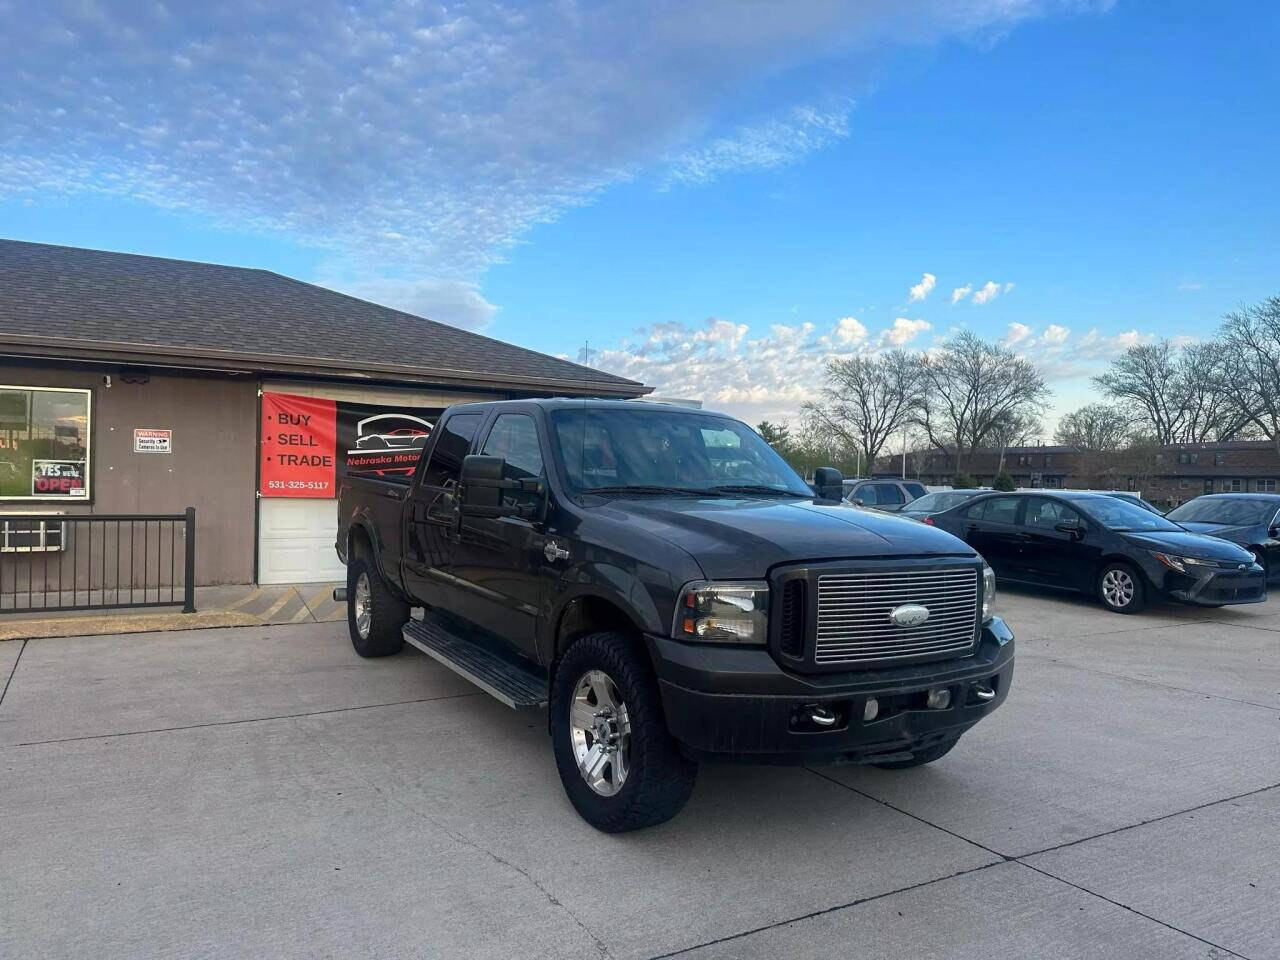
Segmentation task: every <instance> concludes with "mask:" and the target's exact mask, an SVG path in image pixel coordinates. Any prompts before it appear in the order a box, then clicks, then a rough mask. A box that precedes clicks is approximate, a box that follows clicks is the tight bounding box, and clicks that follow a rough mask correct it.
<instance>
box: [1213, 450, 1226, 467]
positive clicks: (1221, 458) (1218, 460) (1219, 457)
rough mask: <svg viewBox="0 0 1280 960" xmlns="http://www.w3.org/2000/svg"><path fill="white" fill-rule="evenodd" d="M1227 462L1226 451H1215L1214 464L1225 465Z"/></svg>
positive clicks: (1217, 465)
mask: <svg viewBox="0 0 1280 960" xmlns="http://www.w3.org/2000/svg"><path fill="white" fill-rule="evenodd" d="M1226 462H1227V455H1226V454H1225V453H1215V454H1214V455H1213V465H1214V466H1215V467H1221V466H1225V465H1226Z"/></svg>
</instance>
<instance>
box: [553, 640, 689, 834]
mask: <svg viewBox="0 0 1280 960" xmlns="http://www.w3.org/2000/svg"><path fill="white" fill-rule="evenodd" d="M591 670H600V671H602V672H604V673H605V674H607V675H608V677H609V679H610V680H612V681H613V684H614V686H615V687H616V688H617V691H618V693H619V694H620V695H621V697H622V699H623V701H625V703H626V707H627V713H628V716H629V718H630V722H631V749H630V760H629V763H630V767H629V770H628V772H627V776H626V779H625V780H624V782H623V784H622V787H621V788H620V789H619V790H618V792H617V793H616V794H614V795H613V796H607V797H606V796H601V795H600V794H598V793H596V792H595V791H594V790H593V789H592V788H591V787H590V786H589V785H588V784H587V781H586V780H585V779H584V777H583V774H582V772H581V771H580V770H579V768H578V761H577V759H576V758H575V756H574V750H573V742H572V740H571V734H570V722H569V716H570V709H571V707H572V705H573V697H574V691H575V689H576V688H577V685H578V681H579V680H580V679H581V678H582V677H583V676H584V675H585V674H586V673H587V672H588V671H591ZM550 712H551V738H552V751H553V753H554V754H555V759H556V769H557V770H558V771H559V773H560V781H561V783H563V784H564V790H565V793H566V794H568V796H569V802H570V803H572V804H573V806H574V809H576V810H577V811H578V813H579V815H580V816H581V817H582V819H583V820H585V821H587V823H589V824H591V825H592V826H593V827H595V828H596V829H597V830H601V831H603V832H605V833H623V832H625V831H627V830H639V829H641V828H642V827H652V826H654V825H656V824H659V823H663V822H664V821H667V820H670V819H671V818H672V817H674V816H675V815H676V814H677V813H679V812H680V809H681V808H682V807H683V806H684V805H685V802H686V801H687V800H688V799H689V795H690V794H691V793H692V792H693V783H694V779H695V778H696V776H697V772H698V765H697V764H696V763H693V762H692V761H690V760H689V759H687V758H686V757H684V756H683V755H682V754H681V753H680V750H679V748H678V747H677V746H676V742H675V741H674V740H673V739H672V738H671V734H670V733H669V732H668V731H667V723H666V718H665V717H664V715H663V712H662V701H661V698H660V697H659V694H658V681H657V679H656V678H655V677H654V675H653V668H652V667H651V666H650V664H649V659H648V656H647V655H646V653H645V652H644V650H643V648H642V647H641V646H640V644H639V642H638V641H637V640H636V639H635V638H633V637H630V636H628V635H627V634H625V633H618V632H613V631H607V632H603V633H593V634H588V635H587V636H585V637H583V638H582V639H580V640H578V641H577V642H576V643H574V644H573V646H571V647H570V648H569V649H568V651H567V652H566V653H565V655H564V657H563V658H562V659H561V661H560V664H559V666H558V667H557V669H556V674H555V680H554V681H553V683H552V687H551V703H550Z"/></svg>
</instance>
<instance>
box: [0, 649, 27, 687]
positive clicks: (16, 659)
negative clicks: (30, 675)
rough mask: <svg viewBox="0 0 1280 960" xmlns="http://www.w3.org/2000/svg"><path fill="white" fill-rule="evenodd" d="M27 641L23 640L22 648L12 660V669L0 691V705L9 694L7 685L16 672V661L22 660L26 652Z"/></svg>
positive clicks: (11, 681)
mask: <svg viewBox="0 0 1280 960" xmlns="http://www.w3.org/2000/svg"><path fill="white" fill-rule="evenodd" d="M28 643H30V641H29V640H23V641H22V646H21V647H19V648H18V655H17V656H16V657H14V658H13V669H11V670H10V671H9V677H8V679H7V680H5V682H4V689H3V690H0V703H4V696H5V694H6V693H8V692H9V684H11V683H13V675H14V674H15V673H17V672H18V661H20V660H21V659H22V655H23V654H24V653H26V652H27V644H28Z"/></svg>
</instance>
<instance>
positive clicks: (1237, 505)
mask: <svg viewBox="0 0 1280 960" xmlns="http://www.w3.org/2000/svg"><path fill="white" fill-rule="evenodd" d="M1168 517H1169V519H1170V520H1173V521H1176V522H1177V523H1179V524H1181V525H1182V526H1184V527H1186V528H1187V529H1188V530H1194V531H1195V532H1196V533H1207V534H1209V535H1210V536H1214V537H1221V538H1222V539H1223V540H1230V541H1231V542H1232V543H1238V544H1240V546H1242V547H1244V548H1245V549H1246V550H1248V551H1249V552H1250V553H1252V554H1253V556H1254V559H1256V560H1257V561H1258V563H1260V564H1261V565H1262V569H1263V570H1265V571H1266V572H1267V577H1268V579H1269V580H1272V581H1275V580H1277V579H1280V494H1274V493H1210V494H1206V495H1205V496H1203V497H1196V498H1195V499H1194V500H1188V501H1187V502H1186V503H1184V504H1183V505H1182V506H1180V507H1177V508H1176V509H1174V510H1170V511H1169V514H1168Z"/></svg>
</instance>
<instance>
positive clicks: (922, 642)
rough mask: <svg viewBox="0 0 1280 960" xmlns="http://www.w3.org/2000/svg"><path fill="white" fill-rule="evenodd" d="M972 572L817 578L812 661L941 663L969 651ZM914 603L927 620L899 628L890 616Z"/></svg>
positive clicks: (973, 635)
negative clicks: (898, 609)
mask: <svg viewBox="0 0 1280 960" xmlns="http://www.w3.org/2000/svg"><path fill="white" fill-rule="evenodd" d="M978 590H979V583H978V571H977V570H975V569H974V568H973V567H965V568H961V569H952V570H900V571H889V572H879V571H877V572H871V573H826V574H820V575H819V576H818V624H817V627H818V629H817V641H816V645H815V649H814V662H815V663H818V664H828V665H830V664H842V663H847V664H855V665H856V664H863V663H867V662H872V661H876V662H879V661H894V660H907V659H917V660H928V659H944V658H946V657H953V656H959V655H963V654H965V653H967V652H969V651H970V650H971V649H972V648H973V645H974V642H975V641H976V639H977V631H978ZM905 604H918V605H920V606H922V607H925V608H926V609H928V611H929V619H928V620H926V621H925V622H924V623H922V624H919V625H917V626H913V627H903V626H899V625H898V624H896V623H895V622H894V621H893V620H892V619H890V613H891V612H892V611H893V610H895V609H897V608H898V607H900V606H903V605H905Z"/></svg>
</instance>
